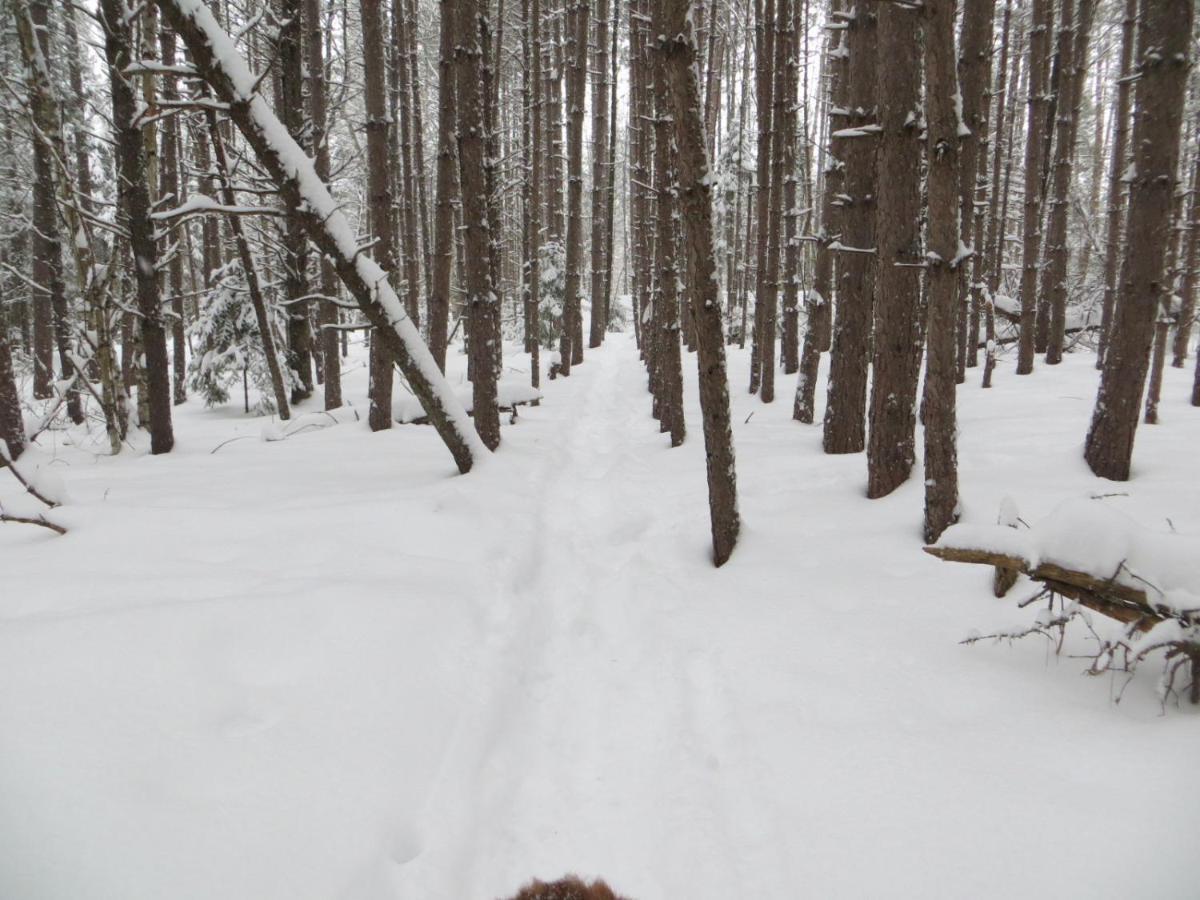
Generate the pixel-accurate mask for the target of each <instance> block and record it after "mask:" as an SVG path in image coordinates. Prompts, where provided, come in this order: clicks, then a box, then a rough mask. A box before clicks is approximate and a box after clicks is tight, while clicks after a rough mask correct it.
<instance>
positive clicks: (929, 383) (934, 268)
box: [923, 0, 961, 544]
mask: <svg viewBox="0 0 1200 900" xmlns="http://www.w3.org/2000/svg"><path fill="white" fill-rule="evenodd" d="M923 10H924V14H925V86H926V87H925V135H926V137H925V140H926V158H927V160H928V165H929V175H928V182H927V185H928V186H927V190H928V194H929V201H928V203H929V210H928V223H929V224H928V226H927V227H928V235H927V239H926V247H927V250H926V256H927V260H928V268H927V269H926V272H927V276H928V288H927V290H928V304H929V337H928V341H929V351H928V359H927V362H926V367H925V399H924V407H923V409H924V422H925V542H926V543H928V544H932V543H933V542H934V541H936V540H937V539H938V537H939V536H940V535H941V533H942V532H943V531H944V530H945V529H946V528H947V527H948V526H950V525H951V524H953V523H954V522H955V521H956V520H957V519H958V457H957V449H956V441H955V431H956V428H957V424H956V410H955V396H954V394H955V315H954V308H955V298H956V296H957V278H956V275H955V271H954V264H953V262H952V261H953V260H955V259H956V257H957V255H958V244H959V234H958V223H959V211H958V208H957V204H958V197H959V187H958V181H959V162H960V155H959V150H958V144H959V125H960V124H961V123H960V122H959V118H958V112H957V110H956V109H955V105H956V103H957V100H958V97H959V93H958V83H957V82H958V79H957V74H956V72H955V67H954V3H953V0H926V2H925V3H924V6H923Z"/></svg>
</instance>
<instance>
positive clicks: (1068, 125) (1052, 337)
mask: <svg viewBox="0 0 1200 900" xmlns="http://www.w3.org/2000/svg"><path fill="white" fill-rule="evenodd" d="M1071 2H1072V0H1063V8H1062V9H1063V12H1062V14H1063V17H1064V18H1063V29H1062V33H1063V34H1064V35H1066V37H1064V38H1063V41H1062V48H1063V49H1062V50H1061V51H1060V53H1059V58H1060V59H1061V60H1062V76H1061V79H1060V81H1059V85H1060V88H1059V92H1060V95H1061V98H1060V100H1059V104H1058V122H1057V126H1058V136H1057V142H1058V143H1057V146H1056V148H1055V158H1054V179H1053V187H1052V191H1051V193H1052V199H1051V201H1050V217H1049V225H1048V228H1047V233H1046V249H1045V255H1046V257H1047V259H1046V261H1045V263H1044V265H1043V267H1042V284H1041V289H1040V291H1039V298H1041V299H1042V300H1043V301H1044V302H1045V303H1046V305H1047V307H1048V312H1049V323H1048V328H1049V333H1048V335H1047V341H1046V364H1047V365H1051V366H1053V365H1058V364H1059V363H1060V362H1062V355H1063V342H1064V340H1065V338H1066V327H1067V273H1068V270H1069V266H1070V261H1071V251H1070V248H1069V247H1068V246H1067V210H1068V202H1069V200H1068V193H1069V191H1070V188H1071V182H1072V173H1073V171H1074V167H1075V145H1076V140H1077V138H1078V135H1079V110H1080V106H1081V104H1082V101H1083V85H1084V81H1085V80H1086V79H1085V76H1086V75H1087V60H1088V44H1089V42H1090V39H1091V32H1092V18H1093V14H1094V13H1095V11H1096V0H1079V5H1078V8H1077V12H1076V17H1075V21H1074V22H1073V23H1071V22H1068V21H1067V20H1066V16H1067V13H1068V12H1069V7H1070V5H1071Z"/></svg>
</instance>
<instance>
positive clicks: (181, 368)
mask: <svg viewBox="0 0 1200 900" xmlns="http://www.w3.org/2000/svg"><path fill="white" fill-rule="evenodd" d="M158 47H159V54H160V56H161V58H162V64H163V69H164V71H163V76H162V85H163V86H162V93H163V99H164V100H167V101H174V100H178V99H179V91H178V89H177V88H176V86H175V76H174V75H173V74H172V73H171V72H170V69H171V68H172V67H173V66H174V65H175V34H174V33H173V32H172V31H171V30H170V29H169V28H162V29H159V34H158ZM161 156H162V182H161V193H162V201H163V203H164V204H166V205H167V206H168V207H170V206H177V205H179V203H181V202H182V196H181V192H180V179H179V118H178V117H177V116H168V117H167V119H166V121H165V123H164V125H163V132H162V153H161ZM186 227H187V225H186V224H185V225H182V226H181V230H182V228H186ZM167 288H168V290H169V292H170V297H171V366H172V369H171V374H172V376H173V378H172V385H171V386H172V399H173V400H174V402H175V404H176V405H178V404H180V403H186V402H187V336H186V334H185V333H184V311H183V255H182V250H181V249H180V248H176V249H175V250H174V251H173V252H172V253H171V259H170V262H168V263H167Z"/></svg>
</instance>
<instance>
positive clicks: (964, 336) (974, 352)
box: [956, 0, 996, 384]
mask: <svg viewBox="0 0 1200 900" xmlns="http://www.w3.org/2000/svg"><path fill="white" fill-rule="evenodd" d="M995 12H996V0H966V2H965V3H964V4H963V20H962V46H961V53H960V54H959V59H958V80H959V87H960V88H961V90H962V119H963V124H964V125H965V126H966V127H967V130H969V131H970V132H971V133H970V134H966V135H964V136H963V141H962V177H961V179H960V183H959V192H960V196H959V200H958V202H959V208H960V210H961V215H962V220H961V225H960V226H959V227H960V229H961V232H962V240H963V244H964V245H966V246H968V247H971V249H972V252H973V253H974V258H975V259H976V260H979V259H980V258H981V257H982V255H983V235H982V234H981V233H979V231H978V229H977V228H976V221H977V218H980V219H981V216H979V211H978V210H977V208H976V193H977V192H978V190H979V185H978V184H977V180H976V175H977V174H982V173H983V172H984V166H983V165H982V164H981V157H982V158H983V159H986V157H987V153H986V149H987V140H988V132H987V126H988V100H989V91H988V89H989V86H990V84H991V80H992V77H991V73H992V19H993V18H994V17H995ZM959 271H960V278H959V300H958V308H957V316H958V356H957V358H958V366H957V369H956V380H957V381H958V383H959V384H962V383H963V382H964V381H966V377H967V375H966V371H967V367H968V366H975V365H976V364H977V362H978V347H979V294H978V292H977V291H975V290H974V285H975V283H976V281H977V280H978V279H977V278H976V277H974V275H973V271H974V267H968V266H966V265H963V266H961V267H960V269H959ZM968 273H972V274H971V276H970V277H969V276H968Z"/></svg>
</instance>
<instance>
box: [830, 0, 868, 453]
mask: <svg viewBox="0 0 1200 900" xmlns="http://www.w3.org/2000/svg"><path fill="white" fill-rule="evenodd" d="M876 14H877V7H876V6H875V5H874V4H860V5H858V6H856V7H855V9H854V11H853V12H852V13H844V14H839V16H838V18H839V19H840V20H842V21H843V22H844V24H845V25H846V36H847V41H846V47H847V50H848V52H849V63H848V66H847V75H846V79H847V88H846V106H845V107H844V109H845V110H846V112H847V115H846V116H845V117H843V118H844V127H843V128H842V129H839V130H838V131H834V132H833V134H832V135H831V136H832V137H834V138H836V140H835V141H834V143H833V153H834V155H835V156H837V157H838V158H839V159H841V160H842V162H843V163H844V165H845V170H844V181H843V183H842V195H841V196H840V197H839V198H838V199H837V200H835V201H834V202H835V204H836V205H838V206H839V207H840V213H841V215H840V217H839V218H840V221H841V224H842V235H841V239H840V241H839V246H838V250H839V255H838V292H837V311H836V312H837V317H836V319H835V320H834V325H833V345H832V351H831V356H830V364H829V366H830V367H829V395H828V396H829V399H828V402H827V403H826V406H825V429H824V436H823V445H824V448H825V452H826V453H859V452H861V451H862V449H863V445H864V443H865V437H866V434H865V416H866V405H867V364H868V363H869V361H870V345H871V316H872V311H871V310H872V305H873V293H874V285H873V284H872V280H873V279H872V273H873V271H874V269H875V260H874V259H873V255H874V247H875V227H874V226H875V200H874V194H875V190H876V186H875V165H874V164H875V137H874V134H873V129H874V127H875V123H874V109H875V102H876V101H875V21H876ZM839 134H840V135H841V137H839Z"/></svg>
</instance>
